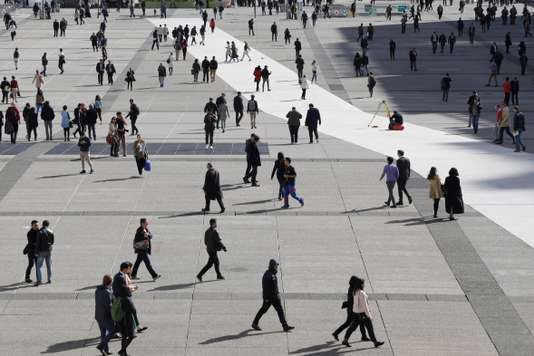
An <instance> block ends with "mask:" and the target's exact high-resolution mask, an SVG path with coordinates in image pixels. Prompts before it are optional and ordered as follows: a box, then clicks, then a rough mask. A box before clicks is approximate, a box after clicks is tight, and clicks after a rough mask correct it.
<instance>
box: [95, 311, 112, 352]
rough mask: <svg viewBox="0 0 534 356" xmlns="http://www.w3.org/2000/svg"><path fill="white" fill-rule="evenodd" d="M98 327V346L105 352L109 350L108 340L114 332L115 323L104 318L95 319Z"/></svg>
mask: <svg viewBox="0 0 534 356" xmlns="http://www.w3.org/2000/svg"><path fill="white" fill-rule="evenodd" d="M96 322H97V323H98V327H99V328H100V344H99V345H100V347H102V349H103V350H104V351H106V352H109V340H111V338H112V337H113V335H114V334H115V325H114V324H113V320H109V319H104V320H97V321H96Z"/></svg>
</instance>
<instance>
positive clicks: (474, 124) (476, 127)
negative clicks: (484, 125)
mask: <svg viewBox="0 0 534 356" xmlns="http://www.w3.org/2000/svg"><path fill="white" fill-rule="evenodd" d="M478 119H479V116H478V115H473V117H472V120H473V132H474V133H477V132H478Z"/></svg>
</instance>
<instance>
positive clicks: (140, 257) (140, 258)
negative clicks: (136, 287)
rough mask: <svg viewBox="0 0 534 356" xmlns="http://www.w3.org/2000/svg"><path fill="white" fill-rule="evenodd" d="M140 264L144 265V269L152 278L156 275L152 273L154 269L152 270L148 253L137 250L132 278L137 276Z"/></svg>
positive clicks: (154, 272)
mask: <svg viewBox="0 0 534 356" xmlns="http://www.w3.org/2000/svg"><path fill="white" fill-rule="evenodd" d="M141 262H144V263H145V266H146V269H147V270H148V272H149V273H150V275H151V276H152V278H154V277H156V276H157V275H158V274H157V273H156V271H154V269H153V268H152V263H151V262H150V257H149V255H148V252H146V251H142V250H137V259H136V260H135V263H134V265H133V270H132V277H136V276H137V270H138V269H139V265H140V264H141Z"/></svg>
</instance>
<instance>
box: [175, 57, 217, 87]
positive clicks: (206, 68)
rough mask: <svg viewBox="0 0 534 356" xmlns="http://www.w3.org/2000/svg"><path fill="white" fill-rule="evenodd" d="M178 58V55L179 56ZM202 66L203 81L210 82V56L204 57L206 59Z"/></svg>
mask: <svg viewBox="0 0 534 356" xmlns="http://www.w3.org/2000/svg"><path fill="white" fill-rule="evenodd" d="M177 58H178V57H177ZM201 66H202V82H206V83H207V82H209V72H210V61H209V60H208V57H204V60H203V61H202V63H201Z"/></svg>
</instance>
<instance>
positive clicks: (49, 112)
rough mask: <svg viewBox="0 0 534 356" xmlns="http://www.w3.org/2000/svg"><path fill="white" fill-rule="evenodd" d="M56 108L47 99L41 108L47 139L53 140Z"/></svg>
mask: <svg viewBox="0 0 534 356" xmlns="http://www.w3.org/2000/svg"><path fill="white" fill-rule="evenodd" d="M55 116H56V115H55V114H54V109H52V107H51V106H50V103H49V102H48V101H45V102H44V104H43V108H42V109H41V119H42V120H43V121H44V126H45V132H46V140H47V141H51V140H53V138H52V120H54V117H55Z"/></svg>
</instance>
